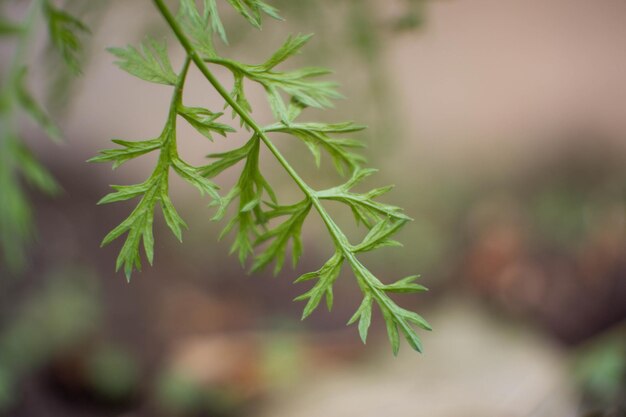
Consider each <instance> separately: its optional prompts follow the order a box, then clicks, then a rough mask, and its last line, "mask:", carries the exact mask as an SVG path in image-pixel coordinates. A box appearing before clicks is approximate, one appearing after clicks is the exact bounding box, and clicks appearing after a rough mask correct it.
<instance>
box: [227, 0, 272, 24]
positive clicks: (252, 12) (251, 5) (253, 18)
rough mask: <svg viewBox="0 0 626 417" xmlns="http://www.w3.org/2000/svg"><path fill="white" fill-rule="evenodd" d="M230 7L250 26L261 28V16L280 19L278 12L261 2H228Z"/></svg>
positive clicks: (246, 0) (235, 0)
mask: <svg viewBox="0 0 626 417" xmlns="http://www.w3.org/2000/svg"><path fill="white" fill-rule="evenodd" d="M228 2H229V3H230V5H231V6H233V8H234V9H235V10H237V11H238V12H239V14H241V15H242V16H243V17H244V18H245V19H246V20H247V21H248V22H249V23H250V24H251V25H252V26H254V27H256V28H259V29H260V28H261V15H262V13H265V14H266V15H268V16H270V17H273V18H274V19H279V20H280V19H281V17H280V16H279V15H278V11H277V10H276V9H275V8H274V7H272V6H270V5H268V4H267V3H264V2H263V1H261V0H228Z"/></svg>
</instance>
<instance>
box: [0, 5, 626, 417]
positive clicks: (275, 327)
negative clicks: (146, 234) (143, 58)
mask: <svg viewBox="0 0 626 417" xmlns="http://www.w3.org/2000/svg"><path fill="white" fill-rule="evenodd" d="M271 3H272V4H274V5H276V6H277V7H278V8H279V9H280V10H281V12H282V14H283V15H284V17H285V18H286V20H285V22H282V23H278V22H273V21H269V20H268V21H267V22H266V25H265V27H264V29H263V30H262V32H260V33H259V32H258V31H256V30H254V29H252V28H249V27H248V26H247V25H246V24H245V22H244V21H242V19H240V18H239V17H238V16H236V15H234V14H232V13H229V12H228V11H227V9H226V8H225V9H224V13H225V14H224V18H225V21H226V24H227V28H228V29H229V32H230V34H231V35H230V37H231V45H230V47H224V48H222V50H223V51H224V53H227V54H229V56H234V57H237V58H238V59H241V60H243V61H246V62H261V61H262V60H263V58H264V57H266V56H268V54H270V53H271V52H272V51H273V49H275V48H276V47H278V46H279V45H280V44H281V41H282V40H283V39H284V38H285V37H286V36H287V35H288V34H289V33H294V32H301V33H309V32H313V33H316V37H315V38H314V39H313V41H311V43H310V44H309V46H308V47H307V49H306V50H305V54H303V55H302V56H300V57H299V58H298V59H297V60H296V61H297V62H298V63H299V64H315V65H323V66H326V67H330V68H333V69H334V70H335V74H334V75H333V77H334V79H336V80H337V81H339V82H340V84H341V86H342V87H341V91H342V92H343V93H344V94H345V96H346V97H347V98H346V100H343V101H341V102H340V103H338V106H337V109H336V110H332V111H327V112H323V113H319V112H312V113H311V114H310V117H312V118H314V119H320V120H326V121H337V120H344V119H349V120H356V121H359V122H363V123H365V124H367V125H368V126H369V130H368V131H366V132H365V133H364V134H360V135H359V138H360V139H362V140H363V141H365V142H366V143H367V144H368V149H367V150H366V151H365V153H366V155H367V157H368V159H369V160H370V161H371V165H373V166H375V167H377V168H380V173H379V174H378V175H377V176H376V177H375V178H374V179H373V180H372V183H376V184H379V185H382V184H387V183H395V184H396V188H395V190H394V191H393V192H392V193H391V194H389V196H388V198H387V201H389V202H391V203H394V204H398V205H401V206H403V207H405V209H406V212H407V213H408V214H409V215H410V216H411V217H413V218H414V219H415V221H414V222H413V223H411V224H410V225H409V226H408V227H406V228H405V230H404V231H403V232H402V234H401V236H400V238H401V240H402V241H403V243H404V247H403V248H401V249H393V250H387V249H384V250H381V251H380V253H377V254H374V255H372V256H369V257H368V258H367V261H368V262H369V265H372V269H373V270H374V271H377V272H378V273H379V274H380V275H381V276H386V275H388V276H392V275H393V276H399V275H402V274H404V275H409V274H413V273H420V274H421V275H422V278H421V280H422V282H423V283H424V284H425V285H427V286H428V287H429V288H430V289H431V290H430V292H429V293H427V294H424V295H419V296H405V297H403V298H402V299H399V301H400V302H401V303H402V305H403V306H407V307H410V308H412V309H416V310H417V311H418V312H420V313H421V314H422V315H423V316H425V317H426V318H427V319H428V320H429V321H430V322H431V324H432V325H433V327H434V331H433V332H432V333H420V336H422V339H423V341H424V345H425V352H424V354H422V355H418V354H416V353H414V352H412V351H411V350H410V349H409V348H408V346H407V345H403V346H402V349H401V352H400V355H399V356H398V357H397V358H394V357H393V356H392V354H391V350H390V348H389V346H388V342H387V340H386V335H385V330H384V326H382V323H381V320H378V319H375V320H374V323H373V329H372V331H371V335H370V339H369V341H368V344H367V346H363V345H361V344H360V342H359V340H358V336H357V332H356V329H355V328H353V327H346V326H345V323H346V321H347V320H348V318H349V317H350V316H351V315H352V313H353V312H354V310H355V309H356V307H357V306H358V303H359V301H360V300H359V293H358V289H357V288H356V287H355V286H354V285H353V283H352V280H351V277H350V276H349V275H345V276H342V279H341V281H340V282H338V284H337V288H336V295H335V300H336V308H335V310H334V311H333V312H332V313H328V312H326V311H322V309H320V310H319V311H317V312H316V313H314V315H313V316H312V317H310V318H309V319H308V320H306V321H305V322H300V321H299V317H300V309H301V308H302V305H300V304H298V303H292V302H291V299H293V298H294V297H295V296H297V295H299V294H300V293H302V292H303V291H304V288H303V286H302V285H303V284H299V285H293V284H292V283H291V282H292V281H293V278H294V277H296V276H298V273H299V272H301V271H308V270H312V269H315V268H317V267H319V265H321V264H322V263H323V262H324V261H325V260H326V259H327V258H326V257H327V256H328V255H329V249H330V247H329V241H328V238H327V237H326V236H325V234H324V231H323V228H321V227H320V225H319V224H316V222H315V221H312V222H311V223H310V224H308V225H307V226H306V227H305V235H304V243H305V254H304V257H303V260H302V262H301V265H300V266H299V267H298V268H297V270H296V271H294V270H291V269H289V268H286V269H285V270H284V271H283V272H282V273H281V274H279V275H278V276H277V277H273V276H272V275H271V273H270V272H268V273H260V274H254V275H249V274H247V273H246V272H245V268H242V267H241V266H240V265H239V264H238V262H237V260H236V259H235V257H233V256H229V254H228V250H229V246H230V245H229V243H230V241H231V238H230V237H226V238H224V239H223V241H221V242H218V241H217V235H218V234H219V230H220V228H221V226H222V225H220V224H214V223H212V222H210V221H209V219H210V217H211V214H212V209H210V208H208V207H207V204H206V201H204V200H202V199H201V198H200V197H199V196H198V195H197V193H196V191H195V190H193V189H191V188H190V187H188V186H187V185H186V184H184V183H178V182H174V184H173V186H172V192H173V194H174V196H175V201H176V204H177V206H178V207H179V208H180V211H181V214H182V216H183V217H184V218H185V219H186V221H187V223H188V224H189V225H190V230H188V231H186V232H185V235H184V242H183V243H182V244H179V243H178V242H177V241H176V240H175V238H173V237H172V236H171V235H170V233H169V232H168V231H167V230H166V228H165V227H164V224H163V222H162V221H161V220H160V219H159V220H158V221H157V223H156V226H155V227H156V231H155V235H156V241H157V243H156V248H155V249H156V261H155V266H154V267H152V268H146V269H145V270H144V271H143V272H142V273H140V274H136V275H134V276H133V279H132V281H131V282H130V284H128V283H126V280H125V279H124V277H123V275H122V274H116V273H115V272H114V261H115V257H116V255H117V251H118V250H119V247H120V244H121V242H116V243H115V244H113V245H111V246H108V247H105V248H100V247H99V244H100V241H101V239H102V237H103V236H104V235H105V233H106V232H107V231H108V230H109V229H111V228H112V227H114V226H115V225H116V224H117V223H119V221H121V219H122V218H123V217H124V216H125V215H127V213H128V212H129V209H130V208H131V207H132V204H129V205H125V204H116V205H109V206H96V204H95V203H96V202H97V201H98V199H99V198H100V197H101V196H102V195H104V194H105V193H107V192H108V184H127V183H134V182H139V181H142V180H143V179H144V178H146V177H147V176H148V175H149V172H150V167H151V164H152V163H153V160H152V159H151V157H149V156H148V157H145V158H141V159H139V160H135V161H133V162H131V163H129V164H127V165H125V166H123V167H121V168H119V169H118V170H116V171H113V172H112V171H111V170H110V167H108V166H96V165H92V164H87V163H85V160H86V159H88V158H90V157H92V156H94V155H95V154H96V153H97V151H98V150H99V149H103V148H108V147H110V143H109V139H110V138H113V137H115V138H124V139H144V138H150V137H154V136H156V135H158V133H159V132H160V130H161V127H162V123H163V120H164V119H165V115H166V112H167V106H168V102H169V95H170V91H169V89H168V88H167V87H162V86H158V85H154V84H149V83H145V82H141V81H140V80H137V79H134V78H132V77H131V76H129V75H128V74H126V73H124V72H122V71H120V70H119V69H117V68H116V67H115V66H114V65H113V64H112V62H113V58H112V57H111V56H110V55H108V54H107V53H106V52H105V51H104V49H105V48H106V47H108V46H123V45H126V44H128V43H136V42H138V41H140V40H142V39H143V37H144V36H145V34H146V33H150V34H152V35H153V36H156V37H157V38H164V37H169V38H170V39H171V36H170V34H169V32H168V30H167V28H166V27H164V25H163V24H162V22H161V21H160V19H159V16H158V15H157V14H156V12H155V10H154V8H153V7H152V4H151V3H150V2H149V1H109V2H103V1H102V2H97V1H88V2H85V1H78V0H76V1H71V2H69V5H70V7H71V8H73V9H74V10H75V11H76V12H77V13H80V14H81V15H82V17H83V19H84V20H85V21H87V22H88V23H90V24H91V25H92V27H93V31H92V32H93V34H92V35H91V36H90V37H89V39H87V44H88V46H87V50H88V51H89V54H88V56H87V57H85V59H86V66H85V70H84V73H83V74H82V75H81V76H80V77H79V78H78V79H76V80H73V81H71V82H69V83H68V79H67V77H64V76H63V74H61V73H59V70H58V68H57V67H56V66H55V63H54V61H51V60H50V59H49V57H48V56H47V54H46V53H45V42H44V38H45V34H44V33H41V39H40V42H39V43H40V44H41V45H40V48H38V50H37V51H36V53H34V54H33V56H32V62H33V63H34V64H33V65H31V67H32V71H31V78H32V80H33V82H34V84H35V86H36V92H37V95H38V97H41V98H42V100H43V99H45V100H46V101H47V103H48V108H49V109H50V111H51V112H52V113H53V114H54V115H55V116H56V117H57V118H58V120H60V121H61V122H60V124H61V126H62V128H63V131H64V132H65V136H66V141H65V143H63V144H61V145H54V144H50V143H48V141H47V140H45V138H44V137H43V136H42V134H41V133H39V131H38V130H37V129H36V128H35V127H33V126H31V125H30V124H28V123H25V124H24V131H25V132H27V135H26V140H27V142H28V143H29V145H30V146H31V147H32V148H33V149H34V150H35V152H36V154H37V155H38V156H39V158H40V159H41V160H42V161H44V163H45V165H46V166H48V167H49V168H50V170H51V171H52V172H53V173H54V175H55V176H56V178H57V179H58V180H59V182H60V184H61V185H62V187H63V190H64V191H63V193H62V194H61V195H59V196H58V197H56V198H48V197H43V196H41V195H39V194H37V193H32V200H33V202H34V205H35V210H36V223H37V230H38V236H37V241H36V242H35V243H34V244H33V245H32V246H31V247H30V251H29V262H28V266H27V268H26V269H25V270H24V271H23V272H21V273H19V274H15V273H9V272H8V270H7V269H6V268H3V267H2V266H0V274H1V276H0V278H1V279H0V415H6V416H11V417H31V416H50V417H56V416H63V417H73V416H77V417H78V416H128V417H130V416H190V417H195V416H207V417H213V416H224V417H231V416H232V417H238V416H242V417H245V416H260V417H265V416H267V417H305V416H307V417H308V416H333V417H352V416H359V417H370V416H372V417H374V416H375V417H379V416H380V415H387V416H428V417H460V416H463V417H471V416H476V417H479V416H480V417H487V416H494V417H496V416H497V417H503V416H520V417H521V416H529V417H530V416H623V415H626V414H625V413H626V411H625V408H624V407H626V321H625V319H626V256H625V255H626V233H625V232H626V217H625V216H626V199H625V197H626V194H625V190H626V164H625V162H626V116H625V115H626V113H625V109H626V48H625V47H624V46H625V45H626V25H625V24H624V22H626V3H624V2H621V1H617V0H595V1H593V2H591V1H587V0H432V1H426V0H389V1H376V0H334V1H331V0H298V1H293V0H281V1H278V0H274V1H272V2H271ZM12 7H13V8H12V12H13V13H15V15H16V16H19V13H20V11H21V5H20V2H14V4H13V5H12ZM11 48H12V46H11V44H10V43H7V42H4V41H3V43H2V44H0V67H2V68H4V67H5V66H6V65H8V62H9V60H10V56H11V51H12V49H11ZM171 53H172V60H173V63H174V65H175V67H177V66H179V65H180V63H181V62H182V54H181V51H180V48H178V47H177V46H176V45H175V44H172V46H171ZM292 65H293V64H292ZM216 71H218V76H220V77H222V78H223V79H224V81H225V82H229V81H228V79H227V78H226V74H225V73H221V72H219V69H216ZM190 85H192V86H193V88H188V91H187V94H186V97H185V100H186V101H187V102H189V103H192V104H198V105H204V106H207V107H209V108H220V107H221V106H222V104H221V101H220V100H219V99H218V97H217V96H216V95H215V93H214V92H212V90H211V89H210V88H209V87H208V86H207V84H206V82H203V80H202V77H201V76H200V74H198V73H196V72H192V73H191V74H190ZM250 89H251V91H252V92H251V93H250V96H251V101H252V103H253V107H254V108H255V117H257V118H258V119H259V120H263V121H267V120H270V117H271V116H270V112H269V111H268V109H267V106H266V104H265V102H264V97H263V95H262V92H261V91H258V90H254V88H253V86H250ZM242 139H243V137H241V136H237V135H233V136H232V137H229V139H226V140H224V139H219V140H217V141H216V142H215V143H208V142H207V141H206V140H204V139H202V138H200V137H198V135H197V134H196V133H194V132H193V131H192V129H190V128H187V127H181V129H180V143H181V148H182V153H183V155H184V156H185V157H186V158H187V159H189V160H190V161H192V162H201V161H202V157H203V155H205V154H208V153H210V152H216V151H221V150H225V149H229V148H231V147H234V146H235V145H234V143H237V144H239V143H241V140H242ZM277 140H278V141H279V142H278V144H279V146H280V147H281V149H283V150H284V151H285V153H286V154H287V156H288V157H289V158H290V159H292V160H293V161H295V164H296V165H297V166H298V168H299V169H300V170H301V171H302V173H303V175H304V176H305V177H306V178H309V179H310V181H311V183H313V184H329V183H336V182H337V181H339V180H338V179H337V178H335V177H333V176H331V175H330V174H329V171H328V170H324V169H322V170H316V169H315V167H314V165H313V164H312V162H311V158H310V155H308V154H307V151H306V149H305V148H304V147H302V146H300V145H299V144H297V143H289V142H281V141H282V140H283V139H277ZM263 164H264V170H265V172H267V174H268V176H269V177H270V178H271V179H272V181H273V182H274V183H276V184H277V189H278V191H279V192H280V193H282V194H283V195H285V194H286V195H288V194H289V193H293V192H295V191H294V190H293V188H292V186H291V185H290V184H289V181H288V180H287V179H286V178H284V176H283V174H282V173H281V172H280V169H279V167H278V166H277V165H276V164H275V163H274V161H273V160H272V159H271V156H270V155H264V156H263ZM235 171H236V170H235ZM232 175H233V174H231V177H229V176H228V175H226V176H225V177H224V178H222V179H220V181H222V184H224V185H228V184H230V183H232V181H233V179H234V177H233V176H232ZM1 194H2V190H0V204H1V201H2V195H1ZM337 215H338V216H339V217H340V221H341V220H345V221H344V223H346V224H347V222H348V220H349V219H348V215H349V214H348V213H337ZM341 216H345V217H343V218H342V217H341Z"/></svg>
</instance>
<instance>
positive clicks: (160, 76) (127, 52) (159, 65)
mask: <svg viewBox="0 0 626 417" xmlns="http://www.w3.org/2000/svg"><path fill="white" fill-rule="evenodd" d="M107 50H108V51H109V52H110V53H112V54H113V55H115V56H116V57H117V58H118V59H119V61H117V62H116V64H117V66H119V67H120V68H122V69H123V70H124V71H126V72H128V73H129V74H132V75H134V76H135V77H138V78H141V79H142V80H145V81H150V82H153V83H158V84H166V85H175V84H176V81H177V79H178V77H177V75H176V74H175V73H174V70H173V69H172V64H171V63H170V60H169V57H168V56H167V47H166V46H165V44H164V43H159V42H157V41H155V40H153V39H148V40H147V41H146V42H144V43H143V44H141V46H140V47H139V49H137V48H135V47H133V46H130V45H129V46H127V47H126V48H109V49H107Z"/></svg>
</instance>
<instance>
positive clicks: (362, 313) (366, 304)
mask: <svg viewBox="0 0 626 417" xmlns="http://www.w3.org/2000/svg"><path fill="white" fill-rule="evenodd" d="M372 303H373V300H372V296H371V295H369V294H367V295H365V297H364V298H363V301H362V302H361V305H360V306H359V308H358V309H357V311H356V313H354V315H353V316H352V318H351V319H350V321H348V325H350V324H353V323H354V322H356V321H357V320H359V336H360V337H361V340H362V341H363V343H364V344H365V343H366V342H367V333H368V330H369V328H370V324H371V323H372Z"/></svg>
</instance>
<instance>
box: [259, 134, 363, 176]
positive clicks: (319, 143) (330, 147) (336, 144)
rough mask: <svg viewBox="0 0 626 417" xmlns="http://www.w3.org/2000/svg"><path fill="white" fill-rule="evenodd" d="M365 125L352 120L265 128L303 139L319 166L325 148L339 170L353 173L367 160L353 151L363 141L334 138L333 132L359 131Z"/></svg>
mask: <svg viewBox="0 0 626 417" xmlns="http://www.w3.org/2000/svg"><path fill="white" fill-rule="evenodd" d="M364 128H365V127H364V126H360V125H356V124H354V123H352V122H344V123H334V124H327V123H292V122H290V123H289V124H285V123H278V124H275V125H272V126H268V127H266V128H265V130H266V131H267V132H281V133H289V134H291V135H294V136H296V137H297V138H299V139H300V140H302V141H303V142H304V143H305V144H306V145H307V147H308V148H309V150H310V151H311V153H312V154H313V156H314V158H315V162H316V164H317V166H318V167H319V165H320V160H321V152H320V148H322V149H324V150H325V151H326V152H327V153H328V154H329V155H330V156H331V157H332V159H333V163H334V164H335V167H336V169H337V171H338V172H339V173H340V174H343V173H344V172H345V171H344V167H346V168H347V169H348V172H350V173H353V172H354V171H356V170H358V169H359V168H360V166H361V165H362V164H363V163H364V162H365V158H363V156H361V155H359V154H356V153H354V152H352V151H351V149H353V148H359V147H362V143H361V142H358V141H354V140H347V139H337V138H332V137H331V136H330V135H331V134H344V133H353V132H358V131H360V130H362V129H364Z"/></svg>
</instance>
